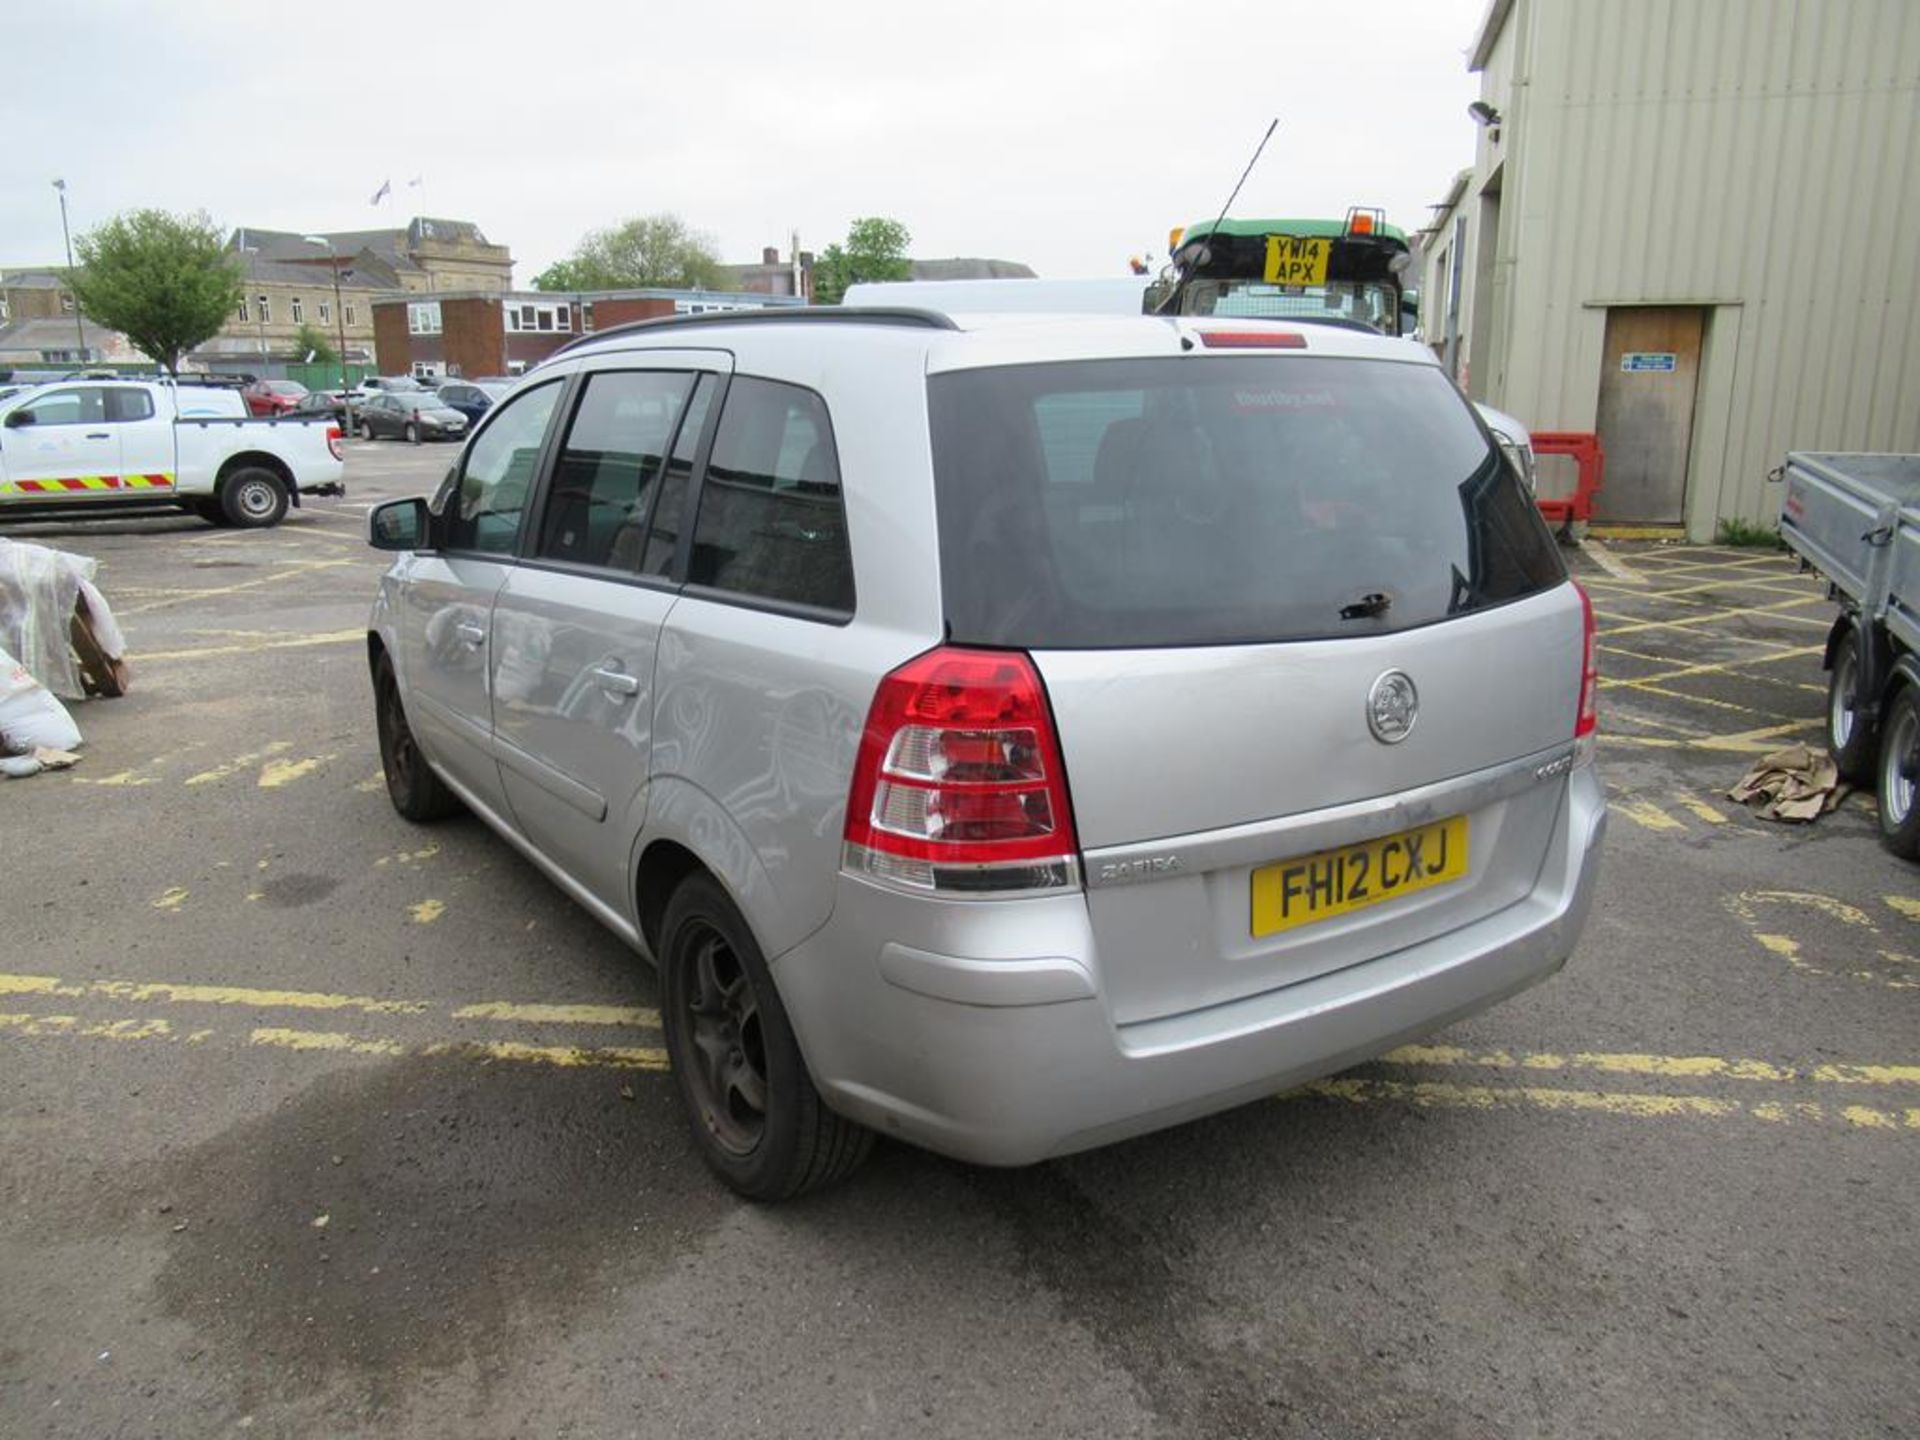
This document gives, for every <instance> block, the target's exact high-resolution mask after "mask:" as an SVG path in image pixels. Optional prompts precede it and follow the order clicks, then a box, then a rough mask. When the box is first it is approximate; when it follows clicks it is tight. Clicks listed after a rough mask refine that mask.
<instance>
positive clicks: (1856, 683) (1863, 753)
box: [1827, 628, 1879, 783]
mask: <svg viewBox="0 0 1920 1440" xmlns="http://www.w3.org/2000/svg"><path fill="white" fill-rule="evenodd" d="M1861 658H1862V657H1861V654H1860V631H1859V630H1858V629H1857V628H1849V630H1848V631H1847V633H1846V635H1845V636H1843V637H1842V639H1841V641H1840V643H1839V645H1837V646H1836V647H1835V648H1834V652H1833V668H1832V669H1831V670H1829V671H1828V672H1827V753H1828V754H1830V755H1831V756H1833V764H1834V768H1835V769H1836V770H1838V771H1839V772H1840V778H1841V779H1842V780H1848V781H1852V782H1855V783H1859V782H1862V781H1865V780H1866V778H1867V777H1868V776H1870V775H1871V774H1873V757H1874V754H1875V752H1876V750H1877V749H1878V740H1879V736H1878V735H1877V734H1876V730H1877V727H1876V726H1875V725H1874V724H1873V723H1872V722H1871V721H1869V720H1868V719H1867V717H1866V716H1865V715H1864V714H1862V713H1861V703H1860V702H1861V700H1862V698H1863V697H1862V696H1861V694H1860V677H1861V672H1862V669H1863V666H1862V665H1861Z"/></svg>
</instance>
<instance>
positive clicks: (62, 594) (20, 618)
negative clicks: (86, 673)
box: [0, 539, 117, 700]
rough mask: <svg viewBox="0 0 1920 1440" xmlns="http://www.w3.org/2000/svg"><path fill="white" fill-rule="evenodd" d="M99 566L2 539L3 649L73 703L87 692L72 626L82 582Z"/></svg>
mask: <svg viewBox="0 0 1920 1440" xmlns="http://www.w3.org/2000/svg"><path fill="white" fill-rule="evenodd" d="M99 568H100V562H99V561H97V560H95V559H93V558H92V557H91V556H87V555H69V554H67V552H66V551H64V550H54V549H52V548H50V547H48V546H45V545H29V544H26V543H25V542H23V541H17V540H4V539H0V649H4V650H7V651H9V652H11V653H12V654H14V655H16V656H18V657H19V663H20V664H22V665H24V666H26V668H27V669H28V670H29V671H30V672H31V673H33V674H34V675H37V676H39V677H40V682H41V683H42V684H43V685H45V686H46V687H47V689H49V690H51V691H52V692H53V693H54V694H56V695H64V696H66V697H67V698H68V699H69V700H79V699H83V698H84V697H85V695H86V693H87V692H86V689H85V687H84V686H83V685H82V684H81V681H80V667H79V666H78V665H77V664H75V663H74V658H73V643H72V641H71V639H70V638H69V635H68V628H69V627H70V626H71V625H72V623H73V607H74V603H75V602H76V601H77V600H78V599H79V598H80V586H81V584H82V583H83V582H85V581H90V580H92V579H93V576H94V572H95V571H97V570H98V569H99ZM116 629H117V627H116Z"/></svg>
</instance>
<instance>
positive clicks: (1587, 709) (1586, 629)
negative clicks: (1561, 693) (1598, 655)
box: [1573, 581, 1600, 740]
mask: <svg viewBox="0 0 1920 1440" xmlns="http://www.w3.org/2000/svg"><path fill="white" fill-rule="evenodd" d="M1573 588H1574V589H1575V590H1576V591H1577V592H1578V593H1579V596H1580V624H1581V629H1582V631H1583V635H1582V656H1581V660H1580V717H1579V719H1577V720H1575V721H1574V722H1573V738H1574V739H1576V740H1581V739H1584V738H1586V737H1587V736H1589V735H1591V734H1593V732H1594V731H1595V730H1597V729H1598V728H1599V726H1600V697H1599V689H1600V670H1599V666H1598V665H1597V664H1596V663H1595V660H1594V651H1595V648H1596V647H1595V635H1594V624H1593V601H1591V600H1589V599H1588V598H1587V592H1586V590H1585V589H1584V588H1582V587H1581V585H1580V584H1579V583H1578V582H1577V581H1576V582H1575V584H1574V587H1573Z"/></svg>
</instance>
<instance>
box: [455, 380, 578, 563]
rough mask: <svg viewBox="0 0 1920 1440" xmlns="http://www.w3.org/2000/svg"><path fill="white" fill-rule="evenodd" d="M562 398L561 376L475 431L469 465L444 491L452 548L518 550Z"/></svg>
mask: <svg viewBox="0 0 1920 1440" xmlns="http://www.w3.org/2000/svg"><path fill="white" fill-rule="evenodd" d="M559 398H560V382H559V381H557V380H555V381H550V382H549V383H547V384H545V385H542V386H540V387H539V388H538V389H535V390H529V391H527V392H526V394H524V395H521V396H520V397H519V398H517V399H516V400H515V401H514V402H513V403H512V404H511V405H503V406H501V407H500V408H499V409H498V410H497V411H495V412H494V415H493V423H492V424H490V425H488V426H487V428H486V429H485V430H483V431H481V432H480V434H479V435H477V436H475V437H474V441H473V448H472V449H470V450H468V451H467V457H466V463H465V465H463V466H462V467H461V468H460V469H459V470H457V471H456V472H454V473H455V477H457V480H458V485H457V487H454V488H451V493H448V491H443V492H442V493H441V495H440V497H439V510H440V514H441V515H442V516H443V517H444V524H445V530H444V532H443V533H444V535H445V540H444V542H443V543H444V544H445V546H446V548H447V549H449V550H478V551H480V552H481V553H482V554H486V555H507V554H511V553H512V552H513V548H514V543H515V541H516V540H517V539H518V538H519V534H520V516H521V513H522V512H523V511H524V510H525V509H526V505H527V491H528V490H529V489H530V488H531V487H532V485H533V476H534V471H535V470H536V469H538V467H539V464H540V447H541V445H542V444H543V443H544V442H545V440H546V437H547V425H548V422H550V421H551V420H552V419H553V407H554V404H555V402H556V401H558V400H559Z"/></svg>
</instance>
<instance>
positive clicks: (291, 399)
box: [240, 380, 307, 415]
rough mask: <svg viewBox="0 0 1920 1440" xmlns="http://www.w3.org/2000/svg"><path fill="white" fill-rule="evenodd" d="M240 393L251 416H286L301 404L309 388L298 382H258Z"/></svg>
mask: <svg viewBox="0 0 1920 1440" xmlns="http://www.w3.org/2000/svg"><path fill="white" fill-rule="evenodd" d="M240 393H241V394H242V395H244V396H245V397H246V400H247V413H248V414H250V415H285V414H286V413H287V412H288V411H289V410H291V409H293V407H294V406H296V405H298V404H299V403H300V397H301V396H302V395H305V394H306V393H307V387H306V386H304V385H302V384H301V383H300V382H299V381H298V380H256V381H254V382H253V383H252V384H251V385H249V386H247V388H246V389H244V390H242V391H241V392H240Z"/></svg>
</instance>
